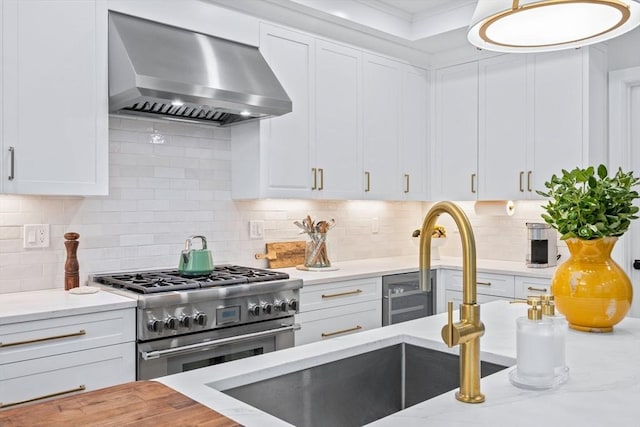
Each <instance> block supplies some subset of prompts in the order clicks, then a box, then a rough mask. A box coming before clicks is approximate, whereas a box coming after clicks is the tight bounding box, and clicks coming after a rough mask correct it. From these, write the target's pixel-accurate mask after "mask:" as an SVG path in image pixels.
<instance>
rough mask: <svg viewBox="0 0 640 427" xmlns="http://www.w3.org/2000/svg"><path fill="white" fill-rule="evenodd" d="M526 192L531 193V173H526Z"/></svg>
mask: <svg viewBox="0 0 640 427" xmlns="http://www.w3.org/2000/svg"><path fill="white" fill-rule="evenodd" d="M527 190H528V191H533V190H531V171H529V172H527Z"/></svg>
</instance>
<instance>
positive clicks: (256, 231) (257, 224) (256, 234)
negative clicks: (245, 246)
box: [249, 219, 264, 239]
mask: <svg viewBox="0 0 640 427" xmlns="http://www.w3.org/2000/svg"><path fill="white" fill-rule="evenodd" d="M249 238H250V239H263V238H264V221H263V220H260V219H255V220H251V221H249Z"/></svg>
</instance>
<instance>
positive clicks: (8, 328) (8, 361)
mask: <svg viewBox="0 0 640 427" xmlns="http://www.w3.org/2000/svg"><path fill="white" fill-rule="evenodd" d="M135 371H136V367H135V309H134V308H129V309H122V310H111V311H103V312H97V313H90V314H81V315H71V316H65V317H57V318H51V319H44V320H34V321H26V322H18V323H12V324H6V325H0V408H5V407H11V406H14V405H16V404H19V403H26V402H33V401H39V400H43V399H46V398H49V397H57V396H64V395H68V394H72V393H76V392H80V391H85V390H95V389H98V388H102V387H108V386H111V385H116V384H121V383H124V382H128V381H134V380H135Z"/></svg>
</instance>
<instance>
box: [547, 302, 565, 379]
mask: <svg viewBox="0 0 640 427" xmlns="http://www.w3.org/2000/svg"><path fill="white" fill-rule="evenodd" d="M541 299H542V317H543V318H547V319H549V320H551V322H552V323H553V367H554V368H553V369H554V376H555V382H556V383H558V384H562V383H563V382H565V381H566V380H567V379H568V378H569V367H568V366H567V364H566V357H565V354H566V337H567V330H568V329H569V325H568V323H567V319H565V317H564V316H563V315H561V314H556V307H555V303H554V299H553V295H542V296H541Z"/></svg>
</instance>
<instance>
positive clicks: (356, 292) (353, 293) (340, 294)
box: [322, 289, 362, 298]
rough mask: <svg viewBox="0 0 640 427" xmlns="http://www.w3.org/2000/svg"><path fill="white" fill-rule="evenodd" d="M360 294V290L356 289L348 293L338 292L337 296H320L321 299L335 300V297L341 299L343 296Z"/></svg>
mask: <svg viewBox="0 0 640 427" xmlns="http://www.w3.org/2000/svg"><path fill="white" fill-rule="evenodd" d="M361 292H362V289H356V290H355V291H348V292H340V293H337V294H322V298H335V297H343V296H345V295H356V294H359V293H361Z"/></svg>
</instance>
